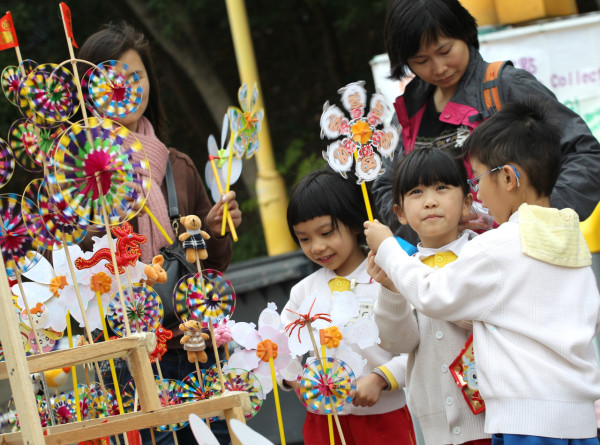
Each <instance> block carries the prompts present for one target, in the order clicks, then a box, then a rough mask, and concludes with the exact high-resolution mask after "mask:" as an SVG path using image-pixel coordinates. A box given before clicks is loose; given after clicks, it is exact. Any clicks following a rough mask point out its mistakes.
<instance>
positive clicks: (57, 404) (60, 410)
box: [51, 384, 92, 425]
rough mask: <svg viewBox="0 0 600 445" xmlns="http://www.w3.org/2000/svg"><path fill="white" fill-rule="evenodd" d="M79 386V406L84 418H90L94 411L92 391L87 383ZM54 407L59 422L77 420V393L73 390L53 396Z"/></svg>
mask: <svg viewBox="0 0 600 445" xmlns="http://www.w3.org/2000/svg"><path fill="white" fill-rule="evenodd" d="M77 386H78V395H79V408H80V410H81V418H82V420H88V419H90V418H91V417H90V416H91V412H92V409H91V407H92V400H91V398H90V391H89V389H88V388H87V386H85V385H81V384H80V385H77ZM51 404H52V408H53V410H54V416H55V417H56V420H57V421H58V423H59V424H61V425H62V424H65V423H70V422H75V421H76V420H77V417H76V413H75V412H76V404H75V394H74V393H73V392H69V393H60V394H59V395H58V396H57V397H53V398H52V400H51Z"/></svg>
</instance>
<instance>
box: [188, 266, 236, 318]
mask: <svg viewBox="0 0 600 445" xmlns="http://www.w3.org/2000/svg"><path fill="white" fill-rule="evenodd" d="M235 300H236V297H235V291H234V290H233V285H232V284H231V282H230V281H229V280H228V279H227V278H225V276H224V275H223V274H222V273H221V272H219V271H217V270H213V269H206V270H205V271H204V274H203V275H202V276H201V275H200V274H196V275H195V276H194V278H193V279H191V280H190V281H189V282H188V293H187V301H186V304H187V306H188V310H189V311H190V315H191V318H193V319H194V320H199V321H202V323H205V324H208V323H209V321H214V322H218V321H220V320H222V319H224V318H225V317H227V316H230V315H231V314H233V311H234V310H235Z"/></svg>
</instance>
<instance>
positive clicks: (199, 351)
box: [179, 320, 209, 363]
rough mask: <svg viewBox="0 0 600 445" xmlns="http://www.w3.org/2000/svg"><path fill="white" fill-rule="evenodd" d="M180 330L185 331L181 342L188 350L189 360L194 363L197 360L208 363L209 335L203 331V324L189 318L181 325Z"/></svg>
mask: <svg viewBox="0 0 600 445" xmlns="http://www.w3.org/2000/svg"><path fill="white" fill-rule="evenodd" d="M179 330H180V331H181V332H183V337H181V340H180V342H179V343H181V344H182V345H183V349H185V350H186V351H187V356H188V360H189V362H190V363H194V362H195V361H196V360H197V361H199V362H200V363H206V361H207V360H208V356H207V355H206V351H205V349H206V343H205V340H208V338H209V336H208V334H205V333H204V332H202V324H201V323H200V322H199V321H196V320H187V321H184V322H183V323H181V324H180V325H179Z"/></svg>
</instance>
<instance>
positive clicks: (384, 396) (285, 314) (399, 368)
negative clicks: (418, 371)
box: [281, 260, 407, 416]
mask: <svg viewBox="0 0 600 445" xmlns="http://www.w3.org/2000/svg"><path fill="white" fill-rule="evenodd" d="M366 264H367V261H366V260H365V261H363V262H362V263H361V264H360V266H358V267H357V268H356V270H354V271H353V272H352V273H350V274H349V275H347V276H346V277H345V278H347V279H348V280H352V279H355V280H356V287H355V288H354V293H355V294H356V296H357V298H360V300H361V303H363V304H361V316H363V317H365V316H371V315H372V310H373V303H374V302H375V300H376V299H377V295H378V292H379V288H380V287H381V286H380V284H379V283H377V282H376V281H374V280H372V278H371V277H370V276H369V274H368V273H367V268H366ZM335 277H336V275H335V273H334V272H332V271H330V270H327V269H325V268H322V269H319V270H317V271H316V272H314V273H313V274H311V275H309V276H308V277H306V278H304V279H303V280H302V281H300V282H299V283H298V284H296V285H295V286H294V287H293V288H292V290H291V293H290V300H289V301H288V303H287V304H286V305H285V307H284V308H283V310H282V311H281V321H282V322H283V324H284V325H287V324H288V323H291V322H292V321H294V320H295V319H296V318H297V317H296V316H295V315H294V314H292V313H291V312H290V311H288V310H287V309H291V310H293V311H295V310H297V309H298V308H299V307H300V305H301V304H302V301H303V300H304V299H305V298H311V297H312V295H313V294H314V293H317V294H319V293H320V294H323V293H326V294H330V293H331V290H330V289H329V281H330V280H332V279H333V278H335ZM365 302H367V303H369V302H370V304H364V303H365ZM352 349H353V350H354V351H356V352H358V353H359V354H360V355H361V356H362V357H363V358H364V359H366V360H367V364H366V365H365V369H364V371H363V373H362V375H367V374H368V373H370V372H372V371H373V369H375V368H376V367H384V368H385V370H386V376H393V380H395V382H392V383H393V385H392V386H393V387H394V390H392V391H382V392H381V396H380V397H379V400H378V401H377V403H376V404H375V405H373V406H371V407H360V406H354V405H352V404H348V405H346V406H345V407H344V409H343V410H342V411H341V412H340V415H343V414H354V415H359V416H361V415H367V414H382V413H387V412H390V411H394V410H397V409H400V408H402V407H403V406H404V405H406V397H405V395H404V391H403V388H404V386H405V380H406V360H407V356H406V354H403V355H401V356H399V355H397V354H392V353H390V352H388V351H385V350H383V349H382V348H381V347H379V346H370V347H367V348H365V349H359V348H358V347H357V346H356V345H352ZM388 380H389V379H388Z"/></svg>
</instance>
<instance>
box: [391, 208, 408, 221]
mask: <svg viewBox="0 0 600 445" xmlns="http://www.w3.org/2000/svg"><path fill="white" fill-rule="evenodd" d="M394 213H395V214H396V216H397V217H398V222H400V224H408V220H407V219H406V218H405V217H404V213H403V212H402V208H401V207H400V206H399V205H398V204H394Z"/></svg>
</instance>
